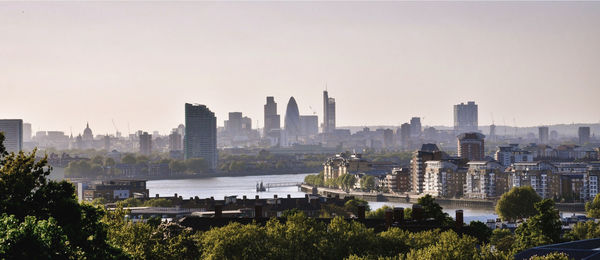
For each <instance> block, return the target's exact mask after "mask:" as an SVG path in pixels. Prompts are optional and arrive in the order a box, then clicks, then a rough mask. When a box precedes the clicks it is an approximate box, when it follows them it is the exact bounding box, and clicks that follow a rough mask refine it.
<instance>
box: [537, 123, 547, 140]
mask: <svg viewBox="0 0 600 260" xmlns="http://www.w3.org/2000/svg"><path fill="white" fill-rule="evenodd" d="M538 132H539V138H540V144H547V143H548V127H547V126H540V127H538Z"/></svg>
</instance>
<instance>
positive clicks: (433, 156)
mask: <svg viewBox="0 0 600 260" xmlns="http://www.w3.org/2000/svg"><path fill="white" fill-rule="evenodd" d="M441 159H442V152H441V151H440V149H439V148H438V147H437V145H435V144H423V145H422V146H421V149H420V150H418V151H415V152H414V154H413V158H412V160H411V161H410V164H411V167H410V169H411V186H412V191H413V192H416V193H423V188H424V181H425V162H427V161H432V160H441Z"/></svg>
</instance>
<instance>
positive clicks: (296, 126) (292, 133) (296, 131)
mask: <svg viewBox="0 0 600 260" xmlns="http://www.w3.org/2000/svg"><path fill="white" fill-rule="evenodd" d="M284 127H285V135H286V137H287V142H286V143H290V144H292V143H294V142H296V141H297V140H298V135H300V112H298V104H296V100H295V99H294V97H290V101H288V105H287V109H286V110H285V125H284Z"/></svg>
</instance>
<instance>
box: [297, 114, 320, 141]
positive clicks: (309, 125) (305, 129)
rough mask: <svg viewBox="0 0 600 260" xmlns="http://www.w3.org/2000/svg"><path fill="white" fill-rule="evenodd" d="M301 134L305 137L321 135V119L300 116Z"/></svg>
mask: <svg viewBox="0 0 600 260" xmlns="http://www.w3.org/2000/svg"><path fill="white" fill-rule="evenodd" d="M300 133H301V135H303V136H312V135H317V134H319V117H317V116H314V115H312V116H300Z"/></svg>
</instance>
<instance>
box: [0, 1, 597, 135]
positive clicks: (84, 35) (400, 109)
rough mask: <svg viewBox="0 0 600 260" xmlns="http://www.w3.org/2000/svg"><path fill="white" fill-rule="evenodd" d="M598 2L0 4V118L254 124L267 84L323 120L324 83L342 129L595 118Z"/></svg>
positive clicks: (55, 125)
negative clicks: (198, 113) (207, 112)
mask: <svg viewBox="0 0 600 260" xmlns="http://www.w3.org/2000/svg"><path fill="white" fill-rule="evenodd" d="M148 14H151V15H148ZM599 14H600V3H592V2H583V3H582V2H579V3H556V2H552V3H531V2H529V3H514V2H513V3H458V2H450V3H448V2H444V3H410V2H401V3H351V4H343V5H342V4H337V3H277V4H275V3H253V4H248V3H176V4H172V3H86V4H85V5H82V4H78V3H0V30H2V31H4V32H5V33H4V34H3V35H2V36H1V37H2V39H1V41H0V49H2V50H7V51H4V52H0V55H1V56H2V57H3V58H2V59H0V71H1V74H0V78H2V79H3V80H2V81H1V82H0V86H1V89H2V92H3V102H2V103H3V105H2V113H1V114H0V117H2V118H22V119H23V120H24V122H28V123H31V124H32V126H33V129H32V131H33V132H34V133H35V131H38V130H59V131H64V132H65V133H67V134H69V133H70V132H71V130H72V131H73V134H74V135H76V134H77V133H79V132H80V131H81V129H83V126H84V124H85V123H86V122H88V121H89V122H90V123H91V124H92V125H91V127H92V128H93V129H94V133H96V134H107V133H109V134H112V133H114V132H115V128H114V127H113V123H112V120H114V121H115V123H116V126H117V128H118V130H119V131H120V132H122V133H124V134H125V133H127V132H130V133H134V132H135V131H137V130H140V129H143V130H147V131H154V130H158V131H159V132H160V133H161V134H168V133H169V132H170V129H171V128H173V127H175V126H177V125H179V124H180V123H182V122H183V121H184V117H183V115H182V113H181V111H180V107H181V104H184V103H186V102H190V103H200V104H205V105H206V106H207V107H210V108H211V110H212V111H214V112H215V113H216V117H217V124H218V125H219V126H222V125H223V121H224V120H225V119H226V118H227V114H228V113H229V112H234V111H240V112H243V113H244V114H245V115H247V116H248V117H250V118H252V120H253V121H254V122H253V124H254V123H256V122H257V121H259V124H258V125H257V126H260V127H262V126H263V125H264V122H263V120H262V118H263V105H264V99H265V97H266V96H274V97H275V100H276V102H278V103H279V104H284V103H283V102H284V101H286V100H288V99H289V98H290V97H291V96H293V97H295V99H296V100H297V101H298V104H299V112H300V114H303V115H312V114H313V112H314V113H316V115H318V116H319V122H321V121H322V120H323V114H322V111H323V108H322V97H321V93H322V91H323V90H325V89H327V90H328V91H329V92H330V95H331V96H334V97H335V98H336V125H337V126H338V127H340V128H341V127H344V126H364V125H397V126H399V125H401V123H403V122H405V121H407V120H408V119H410V118H411V117H413V116H418V117H421V118H422V124H423V125H424V126H425V125H429V126H432V125H445V126H452V120H453V117H452V106H453V105H455V104H459V103H460V102H465V101H467V100H473V101H475V102H476V103H477V104H478V105H479V125H489V124H491V123H492V117H493V119H494V120H493V121H494V122H495V124H496V125H517V126H538V125H551V124H560V123H564V124H569V123H598V122H599V120H600V119H599V118H598V116H597V113H596V112H595V111H597V110H598V108H599V107H600V105H598V103H597V102H596V101H595V99H594V98H595V97H597V96H599V95H600V88H599V87H597V86H598V85H599V82H598V79H597V77H595V75H596V74H597V73H598V71H599V70H600V50H599V49H598V48H597V46H600V32H599V31H598V30H597V28H598V26H599V25H600V15H599ZM146 17H152V18H146ZM74 20H76V21H77V22H76V23H74V22H73V21H74ZM209 25H210V26H209ZM90 28H91V30H90ZM207 38H209V40H207ZM42 39H43V40H42ZM465 39H469V40H468V41H467V40H465ZM558 61H560V62H558ZM142 90H143V91H142ZM521 97H530V98H527V99H525V98H521ZM24 101H27V102H24ZM283 107H284V105H280V109H279V111H277V113H278V114H280V115H281V117H282V118H283V117H285V113H284V112H285V111H282V109H281V108H283Z"/></svg>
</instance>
